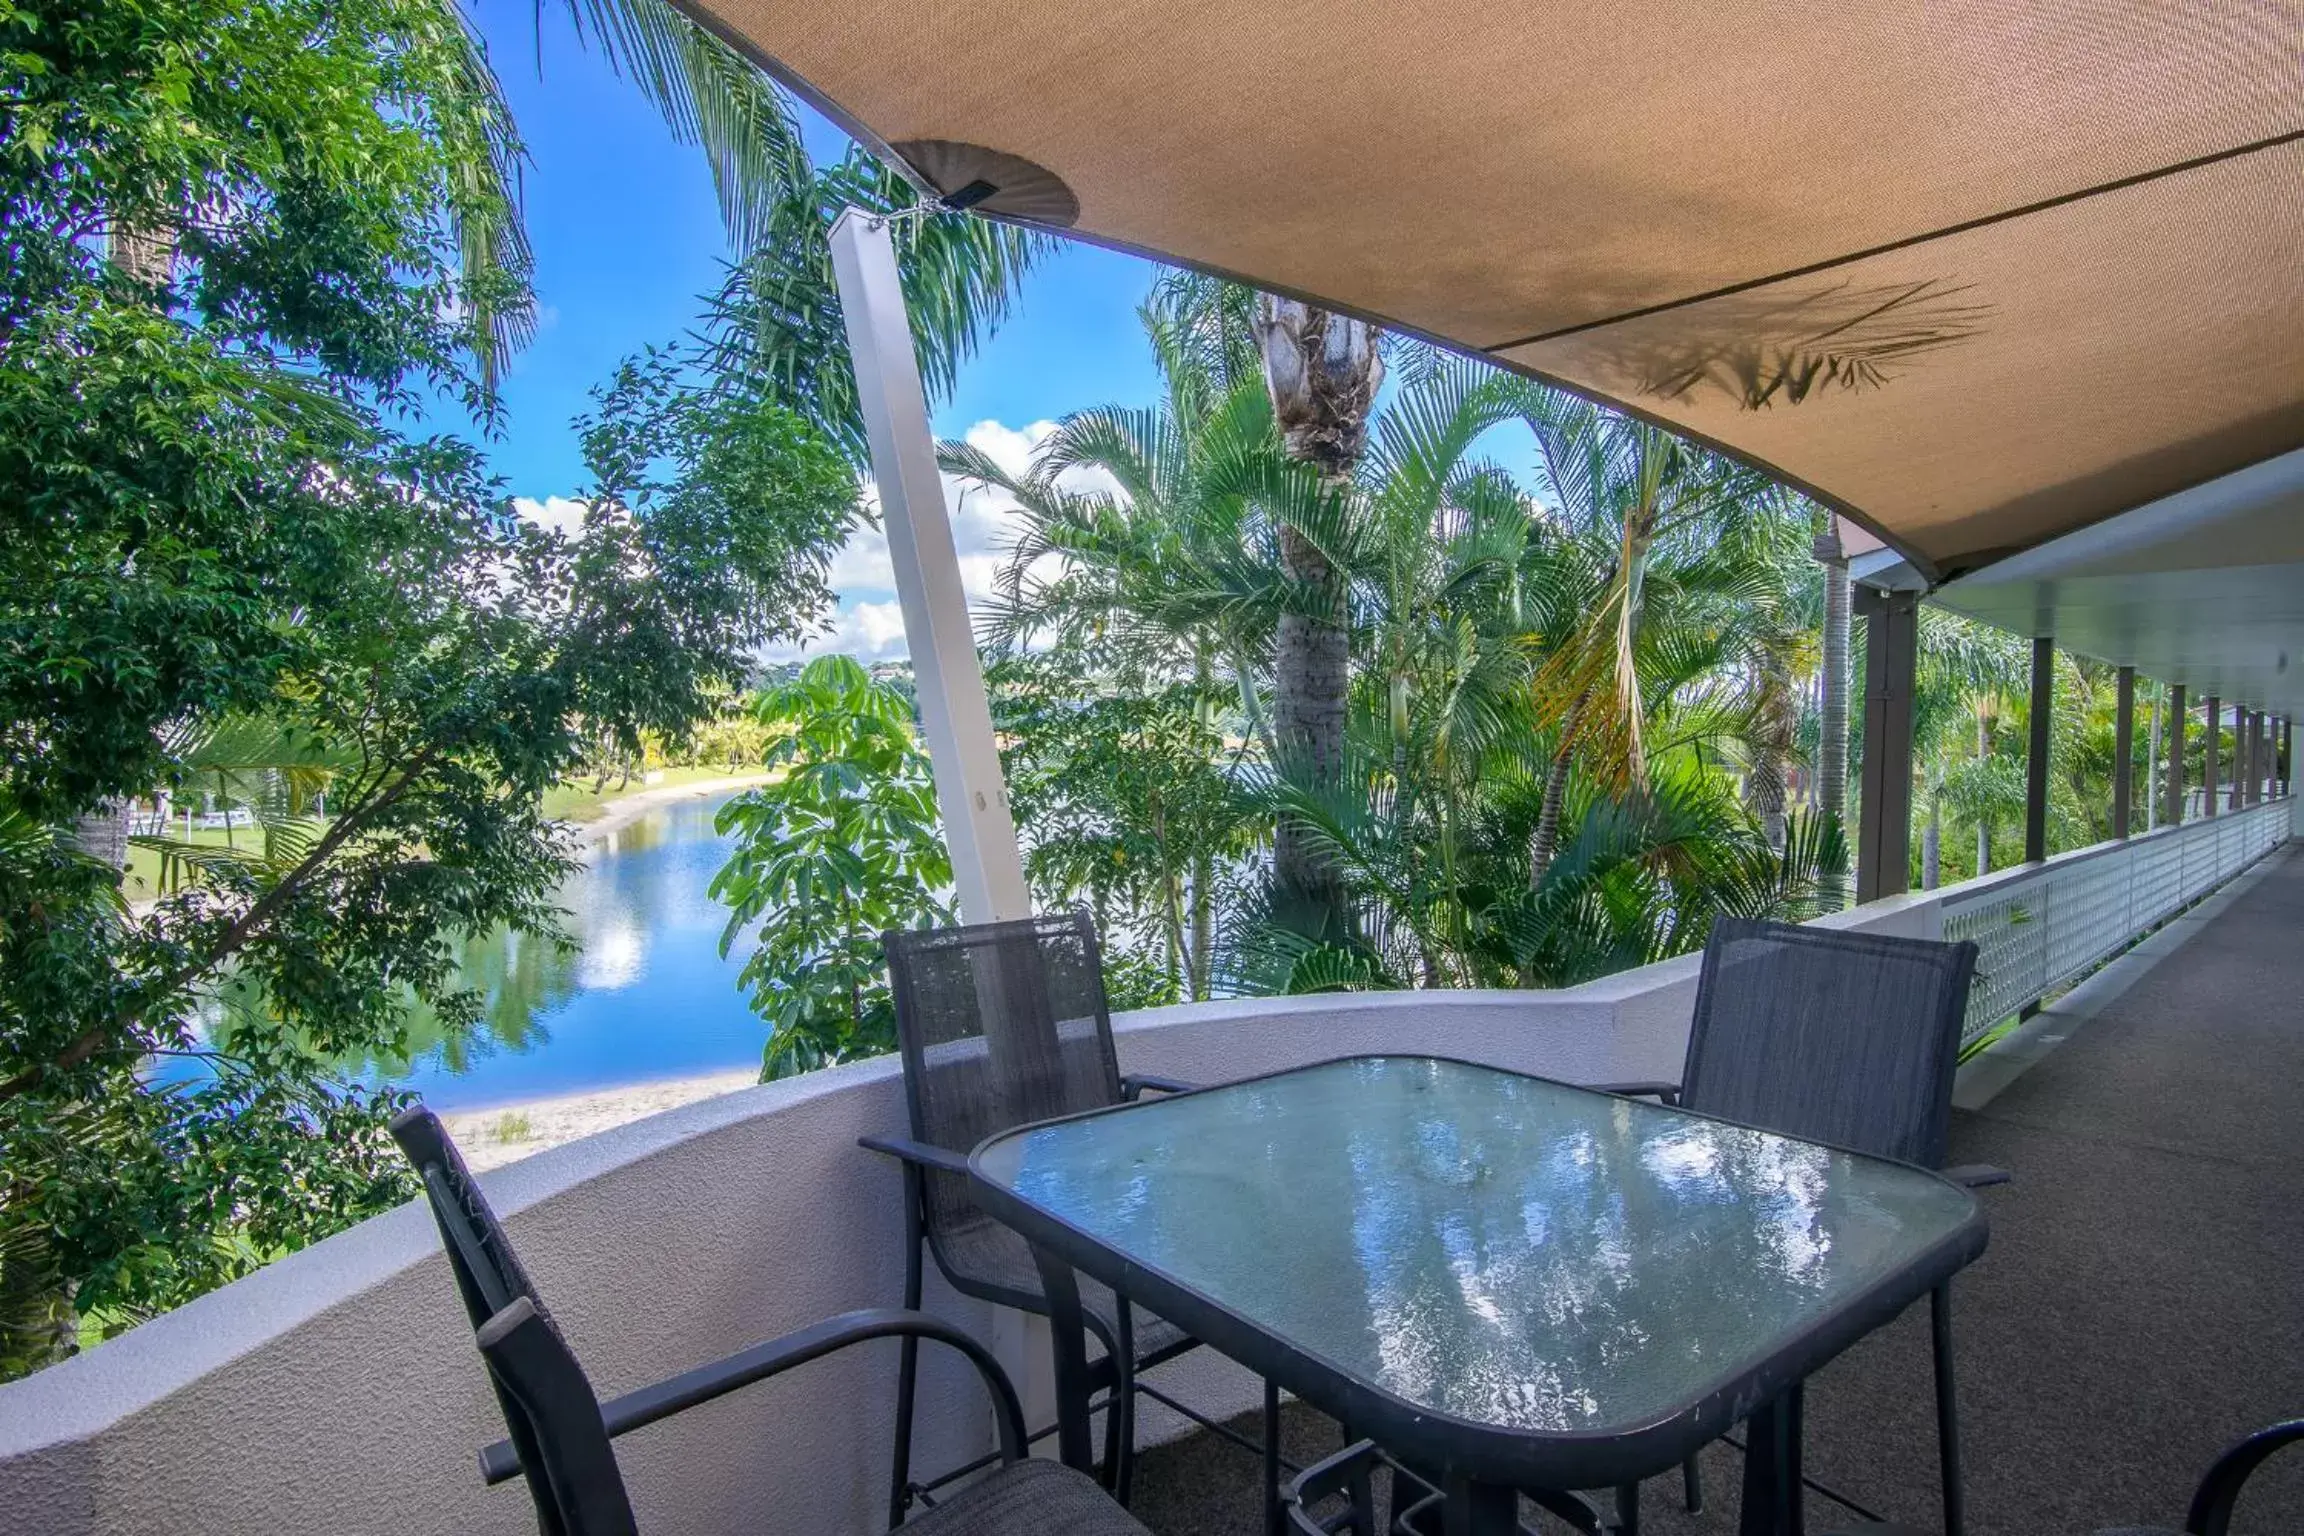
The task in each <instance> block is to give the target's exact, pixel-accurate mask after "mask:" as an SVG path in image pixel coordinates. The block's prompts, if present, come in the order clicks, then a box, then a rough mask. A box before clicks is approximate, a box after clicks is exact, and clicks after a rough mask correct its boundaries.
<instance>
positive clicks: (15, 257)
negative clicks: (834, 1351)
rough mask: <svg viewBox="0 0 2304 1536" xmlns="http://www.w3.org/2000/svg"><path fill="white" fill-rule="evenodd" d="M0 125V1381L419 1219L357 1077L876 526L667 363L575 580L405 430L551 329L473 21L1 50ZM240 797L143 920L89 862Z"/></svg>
mask: <svg viewBox="0 0 2304 1536" xmlns="http://www.w3.org/2000/svg"><path fill="white" fill-rule="evenodd" d="M0 111H4V112H5V114H6V121H5V124H4V125H0V146H4V147H0V210H4V216H0V225H4V228H5V234H4V235H0V239H4V240H5V242H6V245H7V249H8V254H9V258H10V259H9V262H8V264H7V267H6V271H5V273H4V274H0V506H4V507H5V509H6V510H5V514H4V515H5V517H6V518H7V526H8V536H7V538H6V539H4V540H0V720H4V721H5V724H0V828H4V829H5V831H4V834H0V1159H4V1161H5V1164H6V1167H7V1174H6V1177H5V1180H4V1182H0V1374H4V1373H9V1372H13V1371H17V1370H21V1369H24V1368H27V1367H33V1366H37V1365H38V1364H40V1363H43V1362H44V1361H45V1360H47V1359H50V1358H52V1357H53V1356H54V1355H55V1354H56V1353H57V1352H59V1351H60V1350H62V1349H65V1348H68V1347H69V1344H70V1338H71V1332H72V1329H73V1327H74V1326H75V1323H76V1314H78V1313H82V1312H85V1313H91V1314H94V1315H96V1316H98V1317H100V1318H102V1319H105V1320H107V1321H108V1322H118V1321H124V1320H132V1319H133V1318H134V1317H136V1316H138V1315H141V1314H143V1313H145V1312H148V1311H150V1310H154V1309H156V1308H159V1307H162V1306H167V1305H172V1304H174V1303H175V1302H177V1301H180V1300H182V1299H183V1298H185V1297H186V1296H188V1295H191V1294H193V1293H195V1292H197V1291H199V1290H202V1289H205V1288H207V1287H208V1286H211V1285H214V1284H216V1283H218V1282H220V1281H222V1280H225V1279H228V1278H230V1277H232V1276H233V1275H235V1274H237V1273H240V1272H243V1271H244V1270H246V1269H248V1268H250V1267H252V1266H253V1265H255V1264H257V1263H260V1262H262V1261H263V1260H264V1259H265V1258H267V1257H269V1256H271V1255H273V1254H275V1253H278V1252H280V1251H283V1250H285V1249H288V1248H292V1247H295V1246H298V1245H300V1244H302V1243H304V1242H308V1241H311V1240H312V1239H314V1238H316V1237H318V1236H321V1235H324V1234H325V1233H327V1232H329V1231H332V1230H335V1229H336V1228H338V1227H340V1226H343V1225H345V1224H346V1223H348V1222H350V1221H352V1220H355V1219H358V1218H359V1217H361V1216H363V1215H366V1214H368V1213H370V1212H373V1211H375V1210H377V1209H380V1208H382V1207H383V1206H386V1205H389V1204H391V1203H394V1202H396V1201H398V1200H400V1199H402V1198H404V1197H405V1196H406V1194H407V1189H408V1186H407V1182H406V1178H405V1175H404V1173H403V1172H402V1171H401V1170H400V1168H399V1165H398V1162H397V1160H396V1159H395V1158H394V1157H392V1156H390V1155H389V1152H388V1148H387V1146H386V1143H385V1141H384V1139H383V1138H382V1136H381V1135H380V1131H381V1126H382V1121H383V1119H384V1118H385V1117H386V1116H387V1115H389V1114H390V1113H391V1112H392V1110H393V1109H394V1108H395V1107H396V1103H397V1100H396V1098H395V1096H393V1095H391V1094H378V1093H373V1092H370V1091H368V1090H366V1089H364V1088H362V1087H361V1086H359V1085H358V1084H355V1083H351V1082H347V1081H344V1080H342V1078H341V1077H340V1075H339V1073H338V1070H337V1068H336V1067H335V1065H334V1063H336V1062H338V1061H341V1060H347V1059H358V1058H362V1057H366V1056H371V1055H384V1054H389V1053H390V1052H392V1051H393V1050H395V1049H398V1048H399V1047H401V1046H402V1045H403V1044H404V1043H405V1040H406V1031H407V1029H408V1027H409V1021H410V1008H411V1005H412V1004H413V1005H414V1006H415V1007H417V1008H418V1009H420V1010H428V1011H429V1013H430V1015H431V1016H432V1017H433V1018H434V1019H436V1020H437V1021H440V1022H441V1023H442V1024H443V1025H444V1026H445V1027H449V1028H457V1027H460V1026H464V1025H468V1024H469V1023H470V1021H471V1019H472V1016H473V1015H474V1013H475V1012H476V1011H477V1009H478V1008H479V1007H480V1000H479V999H478V997H477V996H476V995H475V994H474V993H473V992H471V991H469V990H467V989H465V988H462V987H460V986H459V985H457V983H456V981H455V960H456V956H457V953H458V950H459V948H460V946H461V945H462V944H463V943H464V942H465V941H466V939H467V938H468V936H469V935H471V934H474V933H485V932H487V931H489V930H490V929H491V928H493V927H494V926H495V925H497V924H500V923H502V924H511V925H513V926H517V927H521V928H525V929H530V930H543V931H548V930H549V929H550V928H551V926H552V918H553V914H552V911H551V907H550V894H551V892H552V890H553V888H554V886H555V885H556V884H557V882H558V880H559V879H560V878H561V876H562V875H563V874H564V873H565V872H566V870H567V869H568V868H569V865H570V858H569V850H568V849H567V847H566V846H565V844H564V843H563V841H562V839H561V837H560V836H559V834H558V833H557V832H556V831H555V830H554V828H553V827H552V826H551V825H550V823H549V822H547V821H546V820H545V818H544V817H543V815H542V813H541V810H540V806H539V796H540V794H541V792H542V790H543V789H544V788H545V786H547V785H548V784H550V783H552V782H554V781H555V780H557V779H558V778H559V777H561V776H562V775H563V774H564V773H566V772H567V771H569V770H570V769H571V768H572V767H573V766H574V765H575V764H576V763H577V761H578V760H579V759H580V758H581V756H582V754H583V752H584V751H585V749H586V745H587V743H588V742H591V741H594V740H600V739H606V740H610V741H615V742H620V743H624V744H627V745H630V746H633V747H635V748H636V747H637V744H638V743H639V741H640V738H641V734H642V733H643V732H656V733H659V734H662V735H664V736H667V737H679V736H682V735H684V734H685V733H686V732H687V730H688V729H689V727H690V726H691V724H692V723H693V722H694V721H696V720H697V719H699V718H701V717H702V716H704V715H705V714H707V713H708V712H709V710H710V709H711V708H712V707H713V701H714V700H715V699H717V698H718V697H720V696H721V695H722V694H724V692H725V691H726V690H727V689H729V688H732V687H735V686H739V685H740V684H741V682H742V681H743V678H744V674H745V673H746V671H747V670H748V668H749V664H750V663H749V657H750V655H751V653H752V652H753V650H754V649H755V648H756V647H757V646H758V645H759V644H760V643H761V642H763V641H764V640H767V639H769V638H771V637H775V636H790V635H794V634H797V633H798V631H799V629H800V627H801V626H803V625H804V624H806V623H807V622H809V621H810V620H811V619H812V617H813V614H812V612H811V605H812V603H813V602H814V601H815V599H816V597H817V596H818V595H819V594H820V593H821V590H822V588H821V578H822V571H823V568H824V561H825V559H826V557H827V555H828V552H829V550H830V548H831V547H833V546H834V545H835V544H836V543H837V541H838V539H839V538H840V537H841V536H842V534H843V533H844V531H845V529H846V527H847V526H848V523H849V521H850V520H851V519H852V517H853V516H854V513H855V486H854V482H853V479H852V478H851V477H850V476H849V474H848V473H847V471H846V469H845V467H844V466H843V464H842V463H841V461H840V459H839V457H838V455H837V453H836V452H835V451H834V450H833V449H832V448H830V447H829V446H828V445H827V444H825V443H824V442H822V441H821V440H820V439H818V438H817V437H816V436H815V435H814V434H813V433H812V432H810V430H809V429H808V428H807V427H806V426H805V424H804V423H802V422H801V421H800V420H799V419H798V418H796V417H794V416H792V415H790V414H789V413H787V412H784V411H781V410H780V409H778V408H776V407H775V406H773V405H770V404H768V403H767V401H766V399H765V398H764V396H763V395H762V394H761V393H760V392H759V391H758V390H756V389H750V388H747V387H745V386H744V384H743V383H742V381H735V382H734V383H733V384H731V383H729V382H727V381H720V380H709V381H707V380H702V379H698V378H694V377H690V376H687V375H684V374H681V373H680V372H679V371H678V370H675V369H672V368H670V367H669V365H665V364H663V363H661V361H660V360H653V359H642V360H639V361H637V362H635V363H634V364H632V365H631V366H630V367H629V368H627V369H626V370H625V371H624V372H623V373H621V374H620V375H619V376H618V378H617V379H616V380H615V381H614V382H613V383H612V384H611V386H610V387H609V388H608V389H607V390H606V391H605V393H604V394H603V396H602V401H601V406H600V410H599V412H598V414H597V415H596V416H595V417H594V419H593V420H592V421H591V422H590V423H588V424H587V428H586V432H585V448H586V453H587V456H588V459H589V461H590V463H591V468H592V471H593V475H594V477H595V480H596V483H595V484H594V485H593V486H592V487H591V488H590V489H589V491H588V492H587V495H586V499H587V500H588V501H589V502H590V503H591V504H592V508H593V511H592V517H591V520H590V522H589V524H588V526H587V528H586V530H585V532H584V536H583V537H582V538H581V539H578V540H575V541H573V542H571V541H569V540H566V539H563V538H560V537H558V536H555V535H552V534H548V533H546V532H543V531H541V530H539V529H537V528H535V527H533V526H530V525H526V524H523V523H521V522H520V521H518V520H517V519H515V518H513V517H511V516H510V515H509V513H508V511H507V510H506V509H504V508H503V507H502V506H501V505H499V503H498V498H497V494H496V490H495V487H493V486H492V485H490V484H489V483H488V482H487V481H486V479H485V478H484V477H483V474H482V472H481V468H480V465H479V461H478V458H477V455H476V454H475V453H474V452H473V450H472V449H471V448H469V447H468V446H466V445H464V444H461V443H458V442H455V441H452V440H447V439H435V440H429V441H410V440H407V439H405V438H403V437H401V436H399V435H397V434H396V433H394V432H393V431H392V430H390V428H389V427H388V426H387V425H386V424H385V420H384V417H383V415H382V414H381V412H382V411H385V410H388V409H390V408H391V407H392V406H394V405H395V404H397V403H399V402H401V401H403V400H405V399H407V398H408V397H409V394H410V392H411V391H412V390H413V389H415V388H416V387H418V386H419V385H420V384H422V385H429V386H437V387H444V388H447V389H450V390H453V391H460V392H462V394H463V395H464V396H465V398H467V399H468V400H470V401H471V402H472V404H473V406H474V408H475V409H476V410H478V411H480V412H481V413H482V414H483V418H484V419H486V416H487V413H488V412H489V411H490V410H491V408H492V407H491V398H490V394H489V382H490V376H491V370H492V368H493V366H494V363H495V361H496V359H497V358H498V357H499V356H500V355H501V351H502V348H503V347H504V346H506V345H508V344H510V343H511V342H513V341H516V340H517V339H518V334H519V324H518V318H519V317H520V316H521V315H523V314H525V313H526V312H527V306H528V302H529V301H528V295H527V290H526V286H525V282H524V268H525V256H524V253H523V247H522V245H521V242H520V239H519V235H518V223H517V214H516V210H515V208H514V205H513V202H512V200H511V195H510V176H511V174H512V171H513V169H514V168H515V167H516V166H517V163H518V155H519V150H518V145H517V142H516V141H515V140H514V139H513V138H512V136H511V133H510V129H509V125H508V124H507V123H506V121H505V120H504V117H503V114H502V109H501V103H500V101H499V100H498V98H497V96H496V94H495V91H494V87H493V83H492V82H491V81H490V80H489V79H488V77H487V73H486V66H485V60H484V59H483V58H482V56H481V54H480V51H479V49H478V47H477V45H476V43H475V42H474V41H473V39H472V38H471V37H470V35H469V34H468V33H467V32H466V30H465V29H464V24H463V22H462V19H461V17H460V14H459V13H458V12H456V11H455V10H453V9H452V8H450V7H446V6H442V5H437V4H426V3H416V0H348V3H331V4H329V5H325V6H322V5H317V4H312V3H307V0H265V3H262V4H258V5H254V6H249V5H233V6H223V5H218V4H213V3H208V0H128V3H124V4H118V5H106V6H102V7H98V8H96V9H94V10H93V11H88V12H84V13H76V14H70V15H66V14H62V13H57V12H51V11H34V10H30V9H27V8H24V7H22V6H19V5H11V4H0ZM217 784H221V785H223V786H224V787H225V788H226V790H227V792H228V793H229V794H230V795H232V796H233V797H235V798H239V799H242V800H244V801H246V802H247V803H249V804H252V805H253V806H255V807H256V809H257V811H258V813H259V818H260V823H261V829H262V836H261V837H260V838H257V839H254V840H252V841H251V842H250V844H249V845H248V846H246V847H234V848H231V849H226V850H218V849H214V848H211V847H205V846H194V845H190V844H177V843H173V842H171V841H168V840H162V841H161V842H160V843H159V844H158V845H157V846H159V847H161V848H162V849H163V851H164V852H165V854H166V856H167V859H168V884H169V885H170V886H171V889H170V890H168V891H167V892H166V893H165V894H163V895H162V896H161V898H160V899H159V900H158V901H157V902H156V903H155V904H154V905H153V906H152V907H151V908H150V909H149V910H146V911H130V910H128V909H127V908H126V906H125V904H124V903H123V901H122V900H121V896H120V878H121V877H120V871H119V870H118V869H117V868H116V867H113V866H112V865H110V864H109V863H107V862H105V861H104V860H101V859H95V858H91V857H89V856H88V854H87V853H86V852H84V851H83V848H82V846H81V842H82V840H83V839H84V837H85V834H86V832H87V829H88V828H89V826H90V825H91V824H93V823H102V822H106V821H111V822H114V823H115V824H116V823H117V819H118V817H119V816H120V815H121V813H122V810H123V809H124V807H125V806H126V805H127V804H128V803H129V802H131V801H133V800H136V799H138V798H141V797H145V796H149V795H152V794H154V793H156V792H159V791H163V790H174V789H183V788H186V787H189V786H194V785H203V786H213V785H217ZM316 797H324V812H323V809H322V802H321V801H320V800H317V799H316ZM86 840H87V841H89V842H91V843H97V844H100V842H101V839H86Z"/></svg>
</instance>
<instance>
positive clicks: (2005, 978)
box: [1942, 797, 2291, 1045]
mask: <svg viewBox="0 0 2304 1536" xmlns="http://www.w3.org/2000/svg"><path fill="white" fill-rule="evenodd" d="M2290 805H2291V802H2290V800H2289V799H2288V798H2287V797H2282V798H2281V799H2278V800H2267V801H2265V802H2263V803H2262V804H2259V805H2252V806H2248V807H2246V808H2245V809H2242V810H2237V811H2228V812H2226V813H2224V814H2222V815H2219V816H2213V817H2208V818H2204V819H2202V820H2199V821H2192V822H2186V823H2185V824H2184V825H2182V826H2177V827H2163V828H2162V829H2160V830H2159V831H2157V832H2149V833H2146V834H2145V835H2144V836H2142V837H2133V838H2128V839H2125V840H2117V841H2113V842H2106V843H2098V844H2096V845H2094V846H2093V847H2089V848H2082V849H2077V850H2075V851H2074V852H2071V853H2067V854H2059V855H2057V856H2056V857H2055V858H2052V859H2049V860H2046V861H2045V862H2043V863H2039V864H2032V865H2027V866H2024V867H2022V868H2020V869H2012V870H2009V871H2007V872H2006V873H2005V874H2002V875H1993V876H1987V877H1986V878H1985V879H1983V880H1977V881H1971V882H1969V886H1970V887H1972V889H1964V890H1954V891H1949V892H1946V893H1944V895H1943V897H1942V900H1943V920H1944V937H1945V938H1947V939H1973V940H1975V942H1976V948H1977V950H1978V954H1977V959H1976V983H1975V986H1974V988H1973V989H1972V990H1971V991H1970V993H1969V996H1968V1020H1967V1025H1966V1028H1965V1029H1964V1030H1963V1031H1962V1034H1961V1043H1962V1044H1963V1045H1969V1044H1973V1043H1974V1042H1976V1041H1977V1040H1980V1039H1982V1038H1983V1037H1984V1036H1985V1035H1986V1034H1988V1033H1990V1032H1991V1031H1992V1029H1993V1028H1995V1027H1996V1026H1997V1025H1998V1024H1999V1023H2000V1022H2001V1021H2002V1020H2004V1019H2006V1018H2008V1017H2009V1016H2010V1015H2011V1014H2014V1013H2016V1012H2017V1011H2018V1010H2019V1009H2022V1008H2024V1007H2025V1006H2026V1005H2028V1004H2031V1003H2036V1002H2038V1001H2040V1000H2041V999H2042V998H2044V997H2046V996H2047V995H2048V994H2049V993H2051V992H2053V991H2055V990H2056V989H2057V988H2059V987H2062V986H2065V985H2067V984H2069V983H2071V982H2073V981H2077V980H2078V979H2079V978H2080V977H2082V976H2084V975H2086V974H2087V973H2088V972H2089V971H2090V970H2092V969H2093V968H2095V967H2096V966H2098V965H2100V964H2102V963H2103V962H2104V961H2106V960H2108V959H2110V958H2111V957H2112V956H2114V955H2116V954H2118V953H2119V952H2120V951H2121V950H2123V949H2125V948H2127V947H2128V946H2129V945H2130V944H2132V943H2134V942H2135V941H2136V940H2137V939H2139V938H2142V937H2143V936H2144V935H2145V934H2147V933H2150V932H2151V931H2152V930H2153V929H2154V928H2157V927H2159V926H2160V924H2162V923H2164V922H2166V921H2167V920H2168V919H2169V918H2171V917H2174V916H2175V915H2176V914H2177V913H2179V912H2181V911H2183V910H2184V909H2185V908H2186V907H2188V906H2190V905H2192V904H2193V903H2194V902H2196V901H2198V900H2199V899H2200V898H2201V897H2203V896H2206V895H2207V894H2209V893H2210V892H2211V891H2214V890H2215V889H2216V888H2217V887H2218V886H2221V885H2223V884H2224V883H2225V882H2226V881H2228V880H2230V879H2231V878H2232V877H2233V876H2234V875H2237V874H2239V873H2240V872H2241V871H2243V870H2245V869H2247V868H2248V867H2249V866H2250V865H2252V864H2254V863H2255V862H2256V861H2257V860H2259V859H2261V858H2263V857H2264V855H2266V854H2267V853H2270V852H2271V851H2272V850H2273V849H2274V848H2276V847H2278V846H2279V845H2280V844H2281V843H2283V842H2285V841H2286V840H2287V838H2288V832H2289V813H2290Z"/></svg>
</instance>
